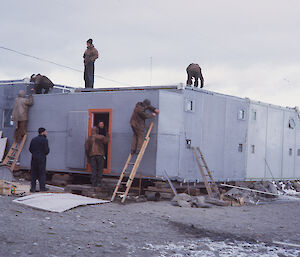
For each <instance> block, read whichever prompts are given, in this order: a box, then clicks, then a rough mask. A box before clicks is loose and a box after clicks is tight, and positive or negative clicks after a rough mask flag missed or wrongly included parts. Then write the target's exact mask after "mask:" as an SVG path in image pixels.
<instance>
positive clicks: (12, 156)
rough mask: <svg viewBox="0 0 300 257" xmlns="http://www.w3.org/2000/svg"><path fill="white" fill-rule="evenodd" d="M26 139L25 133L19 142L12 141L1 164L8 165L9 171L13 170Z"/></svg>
mask: <svg viewBox="0 0 300 257" xmlns="http://www.w3.org/2000/svg"><path fill="white" fill-rule="evenodd" d="M26 139H27V134H25V135H24V136H23V138H22V140H21V142H20V143H17V142H16V141H14V142H13V144H12V146H11V148H10V149H9V151H8V153H7V155H6V157H5V159H4V160H3V162H2V165H6V166H7V167H9V169H10V171H11V172H13V171H14V169H15V166H16V163H17V161H18V158H19V156H20V154H21V151H22V149H23V147H24V144H25V142H26Z"/></svg>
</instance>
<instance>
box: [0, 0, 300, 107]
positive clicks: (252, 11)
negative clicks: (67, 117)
mask: <svg viewBox="0 0 300 257" xmlns="http://www.w3.org/2000/svg"><path fill="white" fill-rule="evenodd" d="M0 6H1V16H0V32H1V34H0V47H6V48H10V49H13V50H16V51H19V52H22V53H25V54H29V55H32V56H36V57H39V58H42V59H46V60H49V61H52V62H55V63H58V64H61V65H65V66H68V67H71V68H74V69H76V70H81V71H82V70H83V58H82V55H83V52H84V50H85V48H86V40H87V39H89V38H92V39H93V40H94V45H95V47H96V48H97V49H98V51H99V59H98V60H97V61H96V63H95V74H96V75H97V76H96V77H95V87H96V88H97V87H121V86H129V85H130V86H147V85H176V84H179V83H186V67H187V66H188V65H189V64H190V63H198V64H199V65H200V66H201V68H202V73H203V76H204V79H205V89H207V90H211V91H215V92H219V93H223V94H228V95H234V96H238V97H249V98H250V99H252V100H257V101H262V102H266V103H271V104H276V105H281V106H290V107H294V106H299V105H300V103H299V95H300V51H299V48H300V33H299V27H300V15H299V10H300V1H298V0H252V1H247V0H244V1H241V0H226V1H225V0H210V1H203V0H182V1H181V0H159V1H158V0H151V1H150V0H109V1H108V0H90V1H82V0H63V1H62V0H26V1H22V0H10V1H4V0H0ZM33 73H35V74H36V73H41V74H43V75H46V76H48V77H49V78H50V79H51V80H52V81H53V82H54V83H56V84H62V85H68V86H74V87H84V81H83V73H82V72H76V71H74V70H71V69H66V68H63V67H60V66H57V65H54V64H51V63H47V62H42V61H40V60H37V59H34V58H29V57H26V56H23V55H19V54H16V53H13V52H10V51H7V50H4V49H2V48H0V80H6V79H10V80H13V79H23V78H25V77H30V75H31V74H33Z"/></svg>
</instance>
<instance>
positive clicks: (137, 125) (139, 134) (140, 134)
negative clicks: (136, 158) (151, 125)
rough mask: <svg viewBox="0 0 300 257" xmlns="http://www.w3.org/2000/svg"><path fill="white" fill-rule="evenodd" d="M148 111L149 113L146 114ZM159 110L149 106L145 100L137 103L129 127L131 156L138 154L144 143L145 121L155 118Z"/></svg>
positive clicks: (148, 102) (148, 101)
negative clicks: (130, 129)
mask: <svg viewBox="0 0 300 257" xmlns="http://www.w3.org/2000/svg"><path fill="white" fill-rule="evenodd" d="M147 111H149V112H150V113H147ZM158 113H159V110H158V109H156V108H155V107H153V106H152V105H151V102H150V100H148V99H145V100H144V101H143V102H138V103H137V104H136V105H135V108H134V110H133V113H132V116H131V119H130V125H131V128H132V131H133V137H132V144H131V154H138V153H139V152H140V150H141V147H142V145H143V142H144V137H145V135H144V132H145V120H146V119H148V118H150V117H152V116H156V114H158Z"/></svg>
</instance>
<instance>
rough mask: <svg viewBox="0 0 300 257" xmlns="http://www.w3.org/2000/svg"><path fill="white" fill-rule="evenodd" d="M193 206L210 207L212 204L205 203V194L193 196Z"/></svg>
mask: <svg viewBox="0 0 300 257" xmlns="http://www.w3.org/2000/svg"><path fill="white" fill-rule="evenodd" d="M192 206H193V207H197V208H210V207H211V206H212V205H211V204H208V203H205V197H204V196H194V197H193V198H192Z"/></svg>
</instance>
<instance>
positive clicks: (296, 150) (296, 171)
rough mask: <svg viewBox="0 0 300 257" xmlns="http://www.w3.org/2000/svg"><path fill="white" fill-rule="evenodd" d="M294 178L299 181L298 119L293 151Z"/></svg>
mask: <svg viewBox="0 0 300 257" xmlns="http://www.w3.org/2000/svg"><path fill="white" fill-rule="evenodd" d="M294 177H295V178H297V179H300V117H299V121H298V122H297V127H296V149H295V174H294Z"/></svg>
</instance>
